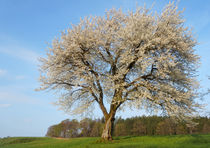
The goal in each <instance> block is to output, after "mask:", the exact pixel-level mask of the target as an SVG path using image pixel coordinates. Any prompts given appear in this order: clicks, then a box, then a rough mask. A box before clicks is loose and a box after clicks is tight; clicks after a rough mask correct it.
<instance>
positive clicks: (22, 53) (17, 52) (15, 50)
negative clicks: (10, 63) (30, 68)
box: [0, 45, 40, 64]
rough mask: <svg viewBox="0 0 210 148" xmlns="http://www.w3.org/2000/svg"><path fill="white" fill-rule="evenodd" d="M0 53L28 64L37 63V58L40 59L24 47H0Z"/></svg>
mask: <svg viewBox="0 0 210 148" xmlns="http://www.w3.org/2000/svg"><path fill="white" fill-rule="evenodd" d="M0 53H2V54H7V55H9V56H12V57H14V58H18V59H20V60H23V61H25V62H29V63H32V64H37V63H38V58H39V57H40V56H39V54H37V53H36V52H34V51H32V50H30V49H27V48H25V47H21V46H14V45H12V46H10V45H7V46H0Z"/></svg>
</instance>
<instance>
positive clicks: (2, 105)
mask: <svg viewBox="0 0 210 148" xmlns="http://www.w3.org/2000/svg"><path fill="white" fill-rule="evenodd" d="M10 106H11V104H0V108H7V107H10Z"/></svg>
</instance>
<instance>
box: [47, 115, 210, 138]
mask: <svg viewBox="0 0 210 148" xmlns="http://www.w3.org/2000/svg"><path fill="white" fill-rule="evenodd" d="M193 121H194V122H196V123H197V125H196V126H194V127H188V126H187V125H186V123H184V122H174V120H172V119H171V118H169V117H162V116H141V117H132V118H126V119H122V118H116V120H115V124H114V136H143V135H183V134H207V133H210V118H209V117H199V118H194V119H193ZM104 124H105V120H104V118H101V119H95V120H93V119H90V118H85V119H83V120H81V121H77V120H76V119H73V120H69V119H66V120H63V121H62V122H60V123H59V124H56V125H52V126H50V127H49V128H48V131H47V134H46V136H47V137H62V138H73V137H100V136H101V133H102V131H103V126H104Z"/></svg>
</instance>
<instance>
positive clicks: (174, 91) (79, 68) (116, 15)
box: [40, 3, 199, 140]
mask: <svg viewBox="0 0 210 148" xmlns="http://www.w3.org/2000/svg"><path fill="white" fill-rule="evenodd" d="M181 14H182V12H181V11H178V7H177V6H176V5H174V3H169V4H168V5H167V6H166V7H165V8H164V9H163V10H162V12H161V13H160V14H158V13H154V12H153V11H151V9H147V8H146V7H137V9H136V11H131V12H128V13H123V12H122V10H116V9H112V10H110V11H108V12H106V14H105V16H95V17H87V18H84V19H81V21H80V23H79V24H78V25H72V26H71V27H70V28H69V29H67V30H66V31H64V32H63V33H62V34H61V36H60V37H59V38H57V39H55V40H54V41H53V43H52V46H51V47H49V49H48V52H47V56H46V57H45V58H41V62H42V65H41V68H40V70H41V76H40V81H41V88H40V89H52V90H56V91H58V92H60V93H61V96H60V98H59V100H58V104H59V105H60V106H61V108H62V109H64V110H65V111H67V112H71V113H75V114H78V113H82V112H84V111H89V110H88V109H89V108H90V107H91V106H93V105H94V104H95V103H97V104H98V105H99V107H100V109H101V110H102V112H103V114H104V117H105V121H106V124H105V127H104V132H103V134H102V138H104V139H108V140H110V139H111V133H112V130H111V129H112V127H113V125H112V124H113V121H114V117H115V113H116V111H117V110H118V109H119V108H123V107H126V106H129V107H131V108H137V109H141V108H142V107H145V108H146V109H149V110H152V111H155V110H157V111H158V110H162V111H163V112H164V113H165V114H167V115H169V116H173V117H178V118H180V119H185V120H186V119H187V118H186V115H187V116H188V117H190V116H191V115H192V114H193V113H194V112H195V108H196V107H198V106H199V105H198V104H196V103H195V101H194V99H195V97H196V96H197V94H196V91H195V90H196V88H197V87H198V83H197V81H196V79H195V74H196V68H197V66H198V61H199V57H198V56H197V55H196V54H195V49H194V46H195V45H196V44H197V41H196V39H195V38H194V37H193V35H192V33H191V31H190V30H189V29H188V28H187V27H186V26H185V24H184V22H185V21H184V19H183V18H182V15H181ZM105 101H106V102H105ZM106 103H107V104H109V105H110V106H108V108H107V106H106V105H104V104H106Z"/></svg>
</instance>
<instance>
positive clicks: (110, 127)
mask: <svg viewBox="0 0 210 148" xmlns="http://www.w3.org/2000/svg"><path fill="white" fill-rule="evenodd" d="M114 116H115V113H112V114H110V115H109V117H108V118H106V119H105V120H106V121H105V125H104V129H103V133H102V135H101V138H102V140H105V141H111V140H112V135H113V131H114V120H115V118H114Z"/></svg>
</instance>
